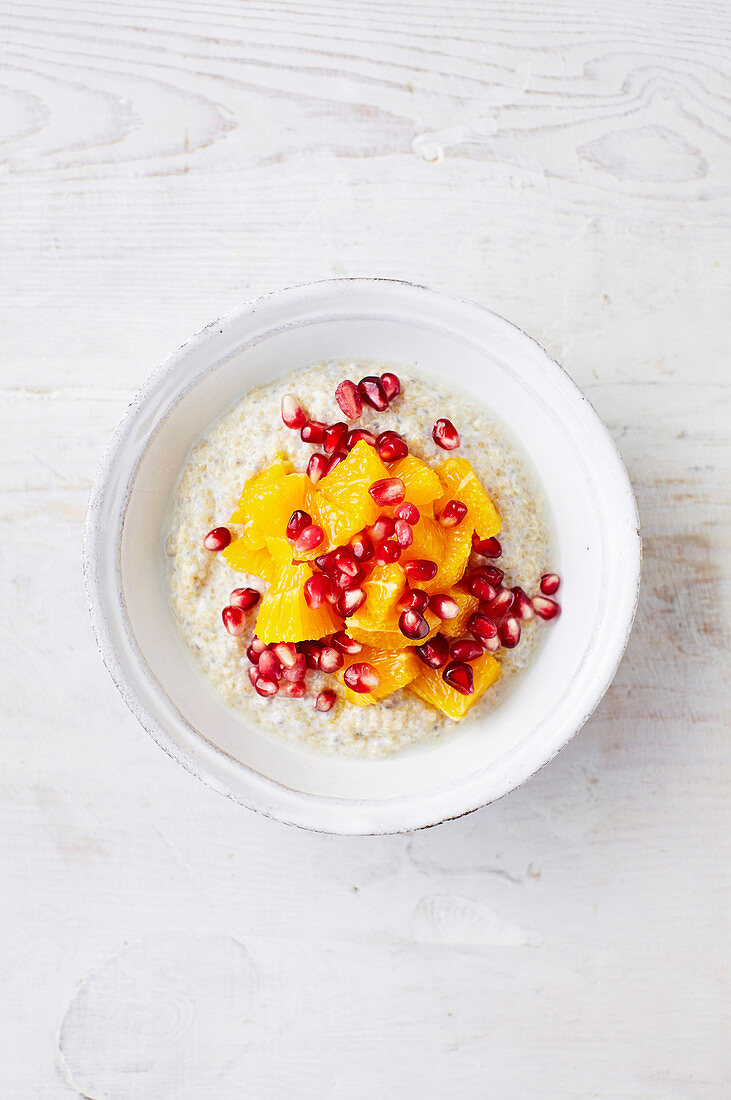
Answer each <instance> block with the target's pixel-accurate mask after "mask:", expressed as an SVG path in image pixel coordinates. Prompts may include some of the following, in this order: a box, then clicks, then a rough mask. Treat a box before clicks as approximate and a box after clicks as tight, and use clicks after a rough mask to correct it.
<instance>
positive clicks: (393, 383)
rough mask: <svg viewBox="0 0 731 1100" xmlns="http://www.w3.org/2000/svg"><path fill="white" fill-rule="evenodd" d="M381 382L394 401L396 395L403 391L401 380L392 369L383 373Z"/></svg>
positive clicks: (389, 398)
mask: <svg viewBox="0 0 731 1100" xmlns="http://www.w3.org/2000/svg"><path fill="white" fill-rule="evenodd" d="M381 382H382V383H383V388H384V390H385V391H386V397H387V398H388V400H389V401H393V399H394V397H398V395H399V394H400V393H401V380H400V379H399V376H398V375H397V374H392V373H391V371H386V373H385V374H382V375H381Z"/></svg>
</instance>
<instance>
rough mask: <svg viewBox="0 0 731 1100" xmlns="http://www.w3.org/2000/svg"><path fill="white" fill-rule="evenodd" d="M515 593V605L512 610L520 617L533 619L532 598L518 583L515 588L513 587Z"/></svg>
mask: <svg viewBox="0 0 731 1100" xmlns="http://www.w3.org/2000/svg"><path fill="white" fill-rule="evenodd" d="M511 592H512V593H513V607H512V610H513V611H514V612H515V614H516V615H517V616H518V618H519V619H532V618H533V604H532V603H531V601H530V598H529V597H528V596H527V595H526V594H525V592H524V591H523V589H522V588H521V587H520V586H519V585H517V584H516V586H515V588H512V589H511Z"/></svg>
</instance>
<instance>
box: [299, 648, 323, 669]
mask: <svg viewBox="0 0 731 1100" xmlns="http://www.w3.org/2000/svg"><path fill="white" fill-rule="evenodd" d="M298 644H299V648H300V653H301V654H302V656H303V657H304V659H305V663H306V664H307V667H308V668H319V667H320V653H321V651H322V646H321V645H320V643H319V642H299V643H298Z"/></svg>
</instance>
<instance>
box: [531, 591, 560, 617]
mask: <svg viewBox="0 0 731 1100" xmlns="http://www.w3.org/2000/svg"><path fill="white" fill-rule="evenodd" d="M533 610H534V611H535V613H536V615H538V616H539V617H540V618H541V619H557V618H558V616H559V615H560V614H561V606H560V604H557V603H556V601H555V600H549V598H548V596H534V597H533Z"/></svg>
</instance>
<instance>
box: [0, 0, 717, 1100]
mask: <svg viewBox="0 0 731 1100" xmlns="http://www.w3.org/2000/svg"><path fill="white" fill-rule="evenodd" d="M0 43H1V45H0V55H1V61H2V76H1V77H0V155H1V163H2V176H1V182H2V202H1V205H0V222H1V225H2V228H1V233H2V242H3V243H2V254H1V255H2V294H0V326H1V328H0V331H1V332H2V360H1V362H2V375H1V383H2V387H3V388H2V393H1V395H0V399H1V400H2V408H3V417H2V431H1V432H0V456H1V457H2V466H1V469H2V474H1V476H2V490H3V494H2V542H1V546H2V554H1V555H0V575H1V576H2V582H3V584H2V603H3V615H2V620H3V646H2V662H1V664H0V677H1V678H2V679H1V682H2V709H3V722H2V733H3V746H4V763H3V774H2V784H3V798H2V811H1V812H2V832H1V834H0V835H1V836H2V844H1V848H2V865H1V875H2V878H1V881H2V888H1V890H0V899H1V900H0V940H1V942H2V951H1V952H0V987H1V989H0V1004H2V1012H1V1013H0V1018H1V1019H0V1035H1V1036H2V1037H1V1038H0V1096H2V1097H3V1098H6V1097H7V1098H8V1100H30V1098H35V1097H41V1098H43V1100H57V1098H58V1100H62V1098H65V1097H75V1096H78V1097H86V1098H88V1100H132V1098H135V1100H199V1098H206V1100H207V1098H209V1097H211V1098H215V1100H238V1098H240V1097H247V1098H248V1097H251V1098H254V1100H290V1098H295V1100H300V1098H313V1100H315V1098H316V1100H320V1098H323V1097H328V1098H329V1097H344V1098H348V1100H351V1098H354V1100H372V1098H376V1097H398V1098H399V1100H401V1098H406V1100H442V1098H450V1100H451V1098H457V1100H473V1098H474V1100H484V1098H485V1097H490V1098H493V1097H494V1098H497V1100H503V1098H509V1100H512V1098H517V1100H524V1098H534V1097H539V1098H544V1097H560V1098H564V1097H581V1098H583V1097H617V1098H625V1097H632V1098H634V1097H641V1098H645V1097H652V1098H655V1097H662V1098H665V1097H680V1098H683V1100H686V1098H696V1097H722V1096H723V1097H726V1096H728V1095H729V1092H730V1090H731V1084H730V1083H729V1079H728V1077H726V1078H724V1073H725V1071H726V1070H727V1068H728V1063H727V1061H726V1055H725V1052H724V1043H723V1036H724V1010H725V1006H727V1005H728V999H727V997H728V985H727V984H725V980H724V979H725V977H727V975H728V963H729V959H728V948H727V945H728V932H729V928H728V924H725V923H724V917H723V905H724V902H726V903H727V902H728V892H727V887H728V854H729V849H728V826H729V815H728V812H727V805H728V802H727V798H728V788H727V787H726V788H725V789H724V780H726V781H727V780H728V776H729V751H728V728H729V724H728V719H729V709H728V680H729V671H728V650H727V649H726V644H727V630H726V628H727V625H728V607H729V589H728V580H729V573H728V553H729V509H728V499H729V498H728V480H729V446H728V420H729V388H728V383H729V350H728V349H729V340H730V338H731V324H730V322H729V316H730V313H731V308H730V307H731V296H730V292H731V277H730V272H731V246H730V235H729V233H730V223H731V64H730V57H731V55H730V46H731V9H729V7H728V5H727V4H723V3H719V2H717V0H673V2H670V0H667V2H664V0H652V2H641V0H616V2H612V0H595V2H593V3H588V2H587V0H581V2H580V0H561V2H558V0H543V2H542V3H540V4H537V3H533V2H530V0H516V2H506V0H483V2H479V0H449V2H448V0H439V2H436V0H421V2H419V3H416V2H414V0H391V2H388V3H386V2H384V0H310V2H304V0H287V2H284V0H174V2H173V0H149V2H142V0H138V2H136V3H135V2H133V0H55V2H51V3H48V2H47V3H43V2H42V0H33V2H31V0H3V2H2V4H1V6H0ZM343 273H357V274H380V275H387V276H398V277H404V278H408V279H413V280H416V281H419V282H425V283H428V284H431V285H433V286H435V287H437V288H443V289H447V290H451V291H455V292H457V293H459V294H464V295H466V296H468V297H471V298H474V299H476V300H477V301H480V302H483V303H485V304H488V305H489V306H491V307H492V308H493V309H495V310H497V311H498V312H500V313H502V314H504V315H505V316H507V317H509V318H511V319H512V320H514V321H515V322H517V323H518V324H519V325H520V326H522V327H523V328H525V329H526V330H527V331H528V332H529V333H531V334H532V335H533V336H535V337H536V338H537V339H538V340H539V341H541V342H542V343H543V344H545V345H546V346H547V347H548V349H549V350H550V351H551V353H552V354H554V355H555V356H556V357H557V358H558V359H559V360H561V361H562V362H563V363H564V364H565V365H566V367H567V369H568V370H569V372H570V373H571V375H572V376H573V377H574V378H575V379H576V381H577V382H578V383H579V384H580V385H581V386H582V387H583V388H584V390H585V391H586V393H587V394H588V395H589V397H590V398H591V400H592V401H593V402H594V404H595V405H596V407H597V408H598V410H599V412H600V413H601V414H602V416H603V417H604V418H605V420H606V422H607V423H608V425H609V427H610V429H611V430H612V432H613V434H614V435H615V437H616V439H617V441H618V443H619V446H620V449H621V451H622V454H623V456H624V458H625V461H626V463H627V465H628V468H629V471H630V474H631V476H632V478H633V481H634V484H635V486H636V489H637V495H638V499H639V504H640V510H641V513H642V519H643V526H644V536H645V549H646V555H645V574H644V588H643V595H642V601H641V607H640V612H639V617H638V621H637V625H636V629H635V633H634V636H633V639H632V642H631V645H630V648H629V652H628V655H627V658H626V660H625V662H624V664H623V666H622V668H621V670H620V673H619V675H618V677H617V680H616V682H615V684H614V686H613V688H612V689H611V690H610V692H609V694H608V696H607V697H606V699H605V700H604V702H603V703H602V705H601V706H600V708H599V710H598V711H597V713H596V715H595V716H594V718H593V719H592V720H591V722H590V723H589V725H588V726H587V728H586V729H585V730H584V732H583V733H582V734H581V735H580V736H579V737H578V738H577V739H576V740H575V741H574V742H573V743H572V744H571V745H570V746H569V747H568V748H567V749H566V750H565V751H564V752H563V753H561V754H560V756H559V757H558V758H557V759H556V760H555V761H554V762H553V763H552V764H551V765H549V766H548V767H547V768H546V769H544V771H543V772H542V773H541V774H539V775H538V776H537V777H536V778H535V779H534V780H533V781H532V782H531V783H529V784H528V786H526V787H525V788H524V789H523V790H521V791H518V792H516V793H515V794H513V795H511V796H510V797H508V798H506V799H504V800H503V801H502V802H500V803H498V804H496V805H494V806H492V807H489V808H488V809H486V810H484V811H481V812H478V813H476V814H474V815H472V816H470V817H467V818H465V819H463V820H461V821H457V822H454V823H452V824H449V825H445V826H443V827H441V828H438V829H434V830H431V831H427V832H422V833H418V834H415V835H412V836H399V837H386V838H380V839H367V838H363V839H348V838H334V837H327V836H319V835H309V834H307V833H302V832H298V831H296V830H294V829H288V828H285V827H284V826H280V825H278V824H276V823H274V822H271V821H267V820H263V819H261V818H258V817H256V816H255V815H253V814H250V813H247V812H245V811H243V810H241V809H239V808H238V807H236V806H235V805H232V804H229V803H227V802H226V801H224V800H223V799H222V798H220V797H218V796H217V795H215V794H213V793H212V792H211V791H209V790H207V789H206V788H205V787H204V786H202V785H201V784H199V783H198V782H196V781H195V780H194V779H192V778H191V777H190V776H189V775H187V774H186V773H185V772H183V771H182V770H180V769H178V768H177V767H176V766H175V765H174V764H173V763H172V762H171V761H170V760H169V759H168V758H167V757H165V756H164V755H163V753H161V752H160V751H159V749H157V748H156V747H155V745H154V744H153V743H152V742H151V741H150V740H149V739H148V737H147V735H146V734H145V733H144V732H143V730H142V729H140V728H138V726H137V725H136V724H135V722H134V721H133V719H132V718H131V717H130V715H129V714H128V713H127V711H126V710H125V707H124V705H123V703H122V701H121V699H120V698H119V697H118V695H117V693H116V691H115V689H114V687H113V686H112V684H111V681H110V680H109V678H108V676H107V674H106V672H105V671H104V669H103V667H102V665H101V662H100V660H99V659H98V656H97V653H96V649H95V646H94V642H93V639H92V636H91V631H90V627H89V622H88V617H87V613H86V608H85V604H84V597H83V591H82V580H81V571H80V546H81V532H82V523H83V519H84V511H85V505H86V500H87V494H88V491H89V486H90V482H91V479H92V477H93V474H94V471H95V467H96V464H97V461H98V459H99V457H100V454H101V451H102V449H103V447H104V444H105V442H106V441H107V439H108V438H109V436H110V434H111V432H112V430H113V428H114V426H115V424H116V422H117V420H118V418H119V417H120V415H121V414H122V412H123V411H124V408H125V406H126V404H127V402H128V401H129V399H130V397H131V395H132V393H133V392H134V390H135V388H136V387H137V386H138V385H139V384H140V383H141V382H142V381H143V379H144V378H145V377H146V376H147V374H148V373H149V372H150V370H151V369H152V368H153V367H154V366H156V365H157V363H158V362H159V361H161V360H162V359H163V358H164V357H165V356H166V355H167V354H168V353H169V352H171V351H172V350H173V349H174V348H176V347H177V346H178V345H179V344H180V343H182V341H183V340H184V339H185V338H186V337H187V336H188V335H189V334H191V333H192V332H194V331H196V330H197V329H198V328H200V327H202V326H203V325H204V324H205V323H206V322H207V321H209V320H210V319H212V318H213V317H215V316H216V315H218V314H219V313H221V312H224V311H225V310H227V309H229V308H230V307H232V306H234V305H235V304H237V303H238V302H240V301H242V300H244V299H247V298H249V297H252V296H254V295H255V294H258V293H260V292H262V291H265V290H268V289H272V288H275V287H278V286H282V285H286V284H290V283H293V282H298V281H304V280H308V279H313V278H320V277H326V276H330V275H334V274H335V275H337V274H343ZM724 617H725V618H724ZM725 1024H726V1026H727V1024H728V1017H726V1021H725Z"/></svg>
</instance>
